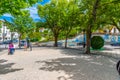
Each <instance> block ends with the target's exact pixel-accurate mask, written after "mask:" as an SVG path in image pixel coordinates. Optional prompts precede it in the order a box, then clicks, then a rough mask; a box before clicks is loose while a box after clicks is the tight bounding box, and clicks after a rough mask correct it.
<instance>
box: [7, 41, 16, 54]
mask: <svg viewBox="0 0 120 80" xmlns="http://www.w3.org/2000/svg"><path fill="white" fill-rule="evenodd" d="M14 51H15V50H14V45H13V43H12V42H10V43H9V46H8V54H13V53H14Z"/></svg>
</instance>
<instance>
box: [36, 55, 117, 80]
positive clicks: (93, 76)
mask: <svg viewBox="0 0 120 80" xmlns="http://www.w3.org/2000/svg"><path fill="white" fill-rule="evenodd" d="M114 62H116V61H115V60H112V59H109V58H105V57H103V56H89V55H81V56H79V57H78V56H74V57H66V58H58V59H52V60H47V61H36V63H38V64H41V63H44V65H43V66H42V67H40V68H39V70H45V71H50V72H52V71H64V72H65V73H66V74H68V75H72V76H70V77H69V78H67V79H72V80H117V78H118V76H117V71H116V70H115V63H114ZM111 72H112V73H111ZM62 78H65V79H66V77H65V76H63V77H62ZM65 79H63V80H65ZM67 79H66V80H67ZM58 80H59V77H58Z"/></svg>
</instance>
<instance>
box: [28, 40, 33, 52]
mask: <svg viewBox="0 0 120 80" xmlns="http://www.w3.org/2000/svg"><path fill="white" fill-rule="evenodd" d="M27 48H30V51H32V44H31V42H30V40H29V39H28V40H27Z"/></svg>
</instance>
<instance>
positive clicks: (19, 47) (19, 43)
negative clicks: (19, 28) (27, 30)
mask: <svg viewBox="0 0 120 80" xmlns="http://www.w3.org/2000/svg"><path fill="white" fill-rule="evenodd" d="M20 38H21V34H20V36H19V43H18V45H19V48H21V46H20Z"/></svg>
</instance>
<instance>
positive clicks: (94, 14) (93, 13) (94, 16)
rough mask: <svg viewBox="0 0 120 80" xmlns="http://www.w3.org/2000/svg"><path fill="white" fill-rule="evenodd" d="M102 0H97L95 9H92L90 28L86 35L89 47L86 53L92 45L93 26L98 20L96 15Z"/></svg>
mask: <svg viewBox="0 0 120 80" xmlns="http://www.w3.org/2000/svg"><path fill="white" fill-rule="evenodd" d="M100 1H101V0H96V1H95V3H94V5H93V11H92V16H90V17H91V18H90V19H89V21H88V28H87V31H86V36H87V47H86V52H85V53H86V54H89V53H90V46H91V28H92V27H93V25H94V23H95V22H96V15H97V9H98V6H99V3H100Z"/></svg>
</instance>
